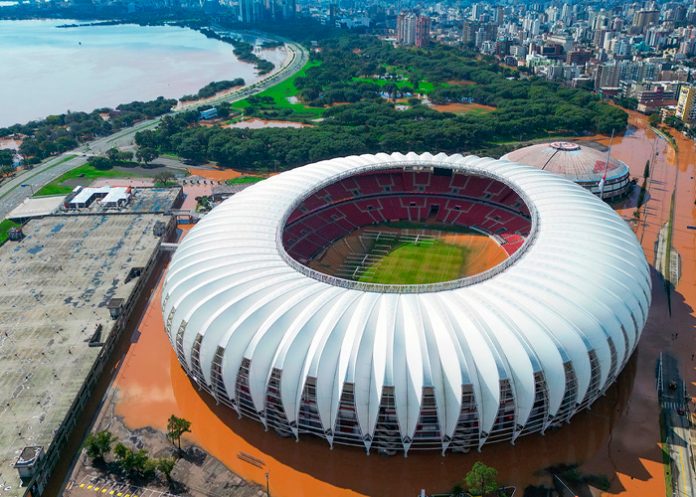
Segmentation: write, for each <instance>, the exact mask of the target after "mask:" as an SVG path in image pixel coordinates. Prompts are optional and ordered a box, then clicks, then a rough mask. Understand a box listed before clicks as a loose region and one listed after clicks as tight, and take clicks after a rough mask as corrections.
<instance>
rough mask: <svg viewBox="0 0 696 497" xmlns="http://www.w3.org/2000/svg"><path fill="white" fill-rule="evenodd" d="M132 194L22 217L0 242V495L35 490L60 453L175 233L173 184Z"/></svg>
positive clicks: (176, 197)
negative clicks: (109, 207)
mask: <svg viewBox="0 0 696 497" xmlns="http://www.w3.org/2000/svg"><path fill="white" fill-rule="evenodd" d="M128 193H130V192H128ZM133 197H134V198H135V199H136V200H140V201H136V202H128V201H126V202H122V203H121V205H119V206H118V208H117V209H114V210H113V211H112V212H105V211H103V210H101V209H95V208H94V206H90V205H85V206H84V209H80V208H79V207H76V208H72V209H70V213H69V214H68V213H67V212H58V213H50V214H47V215H45V213H40V215H38V216H31V219H28V220H27V219H23V220H24V221H26V223H25V224H24V225H23V226H22V227H21V228H20V229H16V230H14V232H13V233H11V240H10V241H8V242H6V243H5V244H4V245H2V246H1V247H0V301H2V302H3V312H2V313H0V398H2V399H3V403H2V405H0V495H2V496H3V497H4V496H20V495H29V494H33V495H39V494H41V493H42V492H43V490H44V487H45V485H46V482H47V481H48V479H49V478H50V476H51V474H52V471H53V469H54V468H55V466H56V464H57V463H58V462H63V461H62V459H63V460H64V459H65V458H66V456H67V454H65V453H63V452H64V451H63V448H64V447H65V445H66V443H67V442H68V440H70V437H71V436H72V434H73V430H74V428H75V426H76V423H77V419H78V417H79V416H80V415H81V414H83V410H84V406H85V404H86V403H87V402H88V401H89V400H90V397H91V395H92V393H93V390H94V386H95V384H96V383H97V382H98V381H99V379H100V377H101V372H102V370H103V369H104V366H105V364H106V363H107V361H108V360H109V358H110V356H111V355H112V352H113V350H114V348H115V347H116V345H117V343H118V341H119V338H120V337H121V336H122V333H123V331H124V330H125V329H126V328H127V326H126V324H127V323H128V321H129V319H130V317H131V315H132V314H133V310H134V309H135V308H137V307H138V305H139V304H140V303H142V302H143V301H144V300H146V299H147V298H148V297H149V291H148V286H147V282H148V280H149V279H150V276H152V275H155V274H158V271H159V270H160V269H161V267H162V262H163V261H164V260H165V259H166V257H167V251H166V250H165V249H166V244H167V243H168V242H171V241H173V240H174V239H175V238H176V215H175V213H176V212H178V211H173V209H176V208H177V207H178V205H177V204H180V202H181V200H182V197H183V196H182V193H181V188H180V187H177V188H171V189H150V190H143V191H141V192H139V193H138V194H137V195H135V196H133ZM128 200H129V199H128ZM148 211H149V212H148ZM163 244H164V249H163ZM20 483H21V484H20Z"/></svg>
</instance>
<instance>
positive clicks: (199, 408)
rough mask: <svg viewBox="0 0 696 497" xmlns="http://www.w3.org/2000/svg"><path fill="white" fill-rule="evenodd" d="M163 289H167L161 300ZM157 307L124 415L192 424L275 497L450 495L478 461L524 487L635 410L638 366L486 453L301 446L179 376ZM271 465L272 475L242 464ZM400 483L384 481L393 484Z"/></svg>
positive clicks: (138, 352)
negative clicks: (585, 405)
mask: <svg viewBox="0 0 696 497" xmlns="http://www.w3.org/2000/svg"><path fill="white" fill-rule="evenodd" d="M159 291H161V289H158V292H159ZM158 296H159V293H158V294H156V295H155V297H154V298H153V301H152V302H153V303H152V305H151V306H150V308H149V309H148V311H147V313H146V315H145V318H144V320H143V322H142V323H141V324H140V326H139V332H138V333H136V335H135V336H134V340H133V344H132V346H131V350H130V352H129V354H128V356H127V358H126V360H125V361H124V363H123V366H122V367H121V370H120V371H119V374H118V377H117V379H116V381H115V387H116V388H117V389H118V400H117V402H118V404H117V408H116V414H117V415H120V416H123V417H124V420H125V422H126V423H127V424H128V426H130V427H132V428H137V427H142V426H154V427H156V428H159V429H164V428H165V426H166V420H167V418H168V417H169V415H170V414H172V413H175V414H177V415H179V416H183V417H185V418H187V419H189V420H191V422H192V426H193V431H192V433H191V434H190V435H189V436H188V440H189V441H191V442H193V443H196V444H198V445H200V446H202V447H204V448H205V449H206V450H207V451H209V452H210V453H211V454H212V455H214V456H215V457H217V458H219V459H220V460H222V461H223V462H225V463H226V464H227V465H228V466H229V467H230V468H231V469H232V470H233V471H235V472H237V473H238V474H240V475H241V476H242V477H244V478H248V479H251V480H253V481H256V482H257V483H261V484H263V483H264V482H265V473H266V472H268V473H269V474H270V481H271V492H272V494H273V495H275V496H278V497H299V496H306V497H310V496H311V497H316V496H317V495H321V496H325V497H326V496H336V497H339V496H341V497H342V496H346V497H347V496H351V495H370V496H384V497H387V496H392V495H415V494H416V493H417V492H418V490H420V489H421V488H425V489H426V490H428V491H442V490H448V489H449V488H451V486H452V485H453V484H454V483H456V482H457V481H459V480H460V479H461V478H462V477H463V476H464V474H466V472H467V471H468V470H469V469H470V467H471V465H472V464H473V463H474V462H475V461H476V460H483V461H485V462H487V463H488V464H491V465H493V466H495V467H497V468H499V470H500V477H501V478H500V479H501V481H506V482H516V483H518V484H520V485H526V484H528V483H536V482H540V481H543V480H544V479H545V478H544V475H543V474H538V472H539V471H540V470H542V469H543V468H544V467H546V466H548V465H551V464H556V463H559V462H567V463H571V462H575V461H578V460H580V461H583V460H587V459H588V458H589V457H591V456H592V455H593V454H595V453H596V452H597V450H599V448H600V447H601V446H602V445H603V444H605V443H606V440H607V438H608V437H609V434H610V431H611V429H612V427H613V426H614V423H615V420H616V418H617V416H619V415H620V414H621V413H622V412H623V411H624V410H625V409H626V405H627V400H628V396H629V394H630V392H631V390H632V383H633V378H634V376H635V371H636V368H635V360H634V361H632V362H631V365H630V366H629V367H628V368H627V369H628V370H627V371H626V372H625V373H624V374H623V375H622V376H621V377H620V379H619V381H618V383H617V384H616V385H615V386H614V387H612V388H611V389H610V390H609V392H608V394H607V397H606V398H603V399H601V400H600V401H599V402H598V403H597V404H596V406H593V409H592V411H585V412H583V413H581V414H579V415H578V416H577V417H576V418H575V419H574V420H573V424H572V425H569V426H568V427H564V428H563V429H560V430H556V431H553V432H548V433H547V434H546V435H545V436H530V437H526V438H522V439H520V440H518V442H517V444H516V446H515V447H514V448H513V447H512V446H511V445H509V444H507V443H503V444H497V445H492V446H490V447H486V449H485V450H484V451H483V452H482V453H480V454H479V453H473V454H469V455H448V456H447V457H442V456H440V455H439V454H418V453H412V454H411V455H409V457H408V458H407V459H406V458H403V457H401V456H395V457H382V456H378V455H376V454H373V455H370V456H366V455H365V454H364V453H363V452H362V451H361V450H357V449H347V448H337V449H334V450H330V449H329V448H328V446H327V445H326V443H325V442H323V441H321V440H318V439H315V438H312V437H306V438H302V439H301V440H300V442H299V443H298V442H295V441H294V440H292V439H283V438H280V437H278V435H277V434H276V433H275V432H265V431H264V430H263V427H262V426H261V425H260V424H258V423H255V422H252V421H249V420H246V419H241V420H240V419H237V417H236V415H234V414H233V413H232V411H231V410H229V409H226V408H223V407H221V406H220V407H218V406H216V405H215V402H214V400H213V399H212V398H210V397H209V396H207V395H206V394H204V393H202V392H199V391H198V390H197V388H196V387H195V386H194V385H193V384H192V382H191V381H190V380H189V379H188V377H187V376H186V375H185V373H184V372H183V371H182V369H181V368H180V367H179V364H178V361H177V359H176V356H175V354H174V353H173V351H172V350H171V347H170V345H169V342H168V341H167V339H166V337H165V334H164V333H163V331H162V330H163V321H162V316H161V313H160V310H159V305H158V303H157V298H158ZM242 454H247V455H250V456H252V457H254V458H256V459H259V460H261V461H263V466H262V467H260V468H259V467H257V466H254V465H252V464H249V463H248V462H245V461H244V460H243V459H241V458H240V457H239V456H240V455H242ZM385 474H388V475H390V477H389V478H384V475H385Z"/></svg>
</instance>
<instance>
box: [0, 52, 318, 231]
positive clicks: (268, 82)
mask: <svg viewBox="0 0 696 497" xmlns="http://www.w3.org/2000/svg"><path fill="white" fill-rule="evenodd" d="M283 41H285V40H283ZM285 47H286V49H287V50H288V53H289V55H288V57H287V58H286V59H285V61H284V65H283V66H281V67H280V68H278V69H277V70H276V71H274V72H272V73H270V74H269V75H268V76H267V77H265V78H264V79H262V80H261V81H258V82H256V83H254V84H253V85H249V86H244V87H242V88H240V89H239V90H236V91H234V92H231V93H228V94H226V95H224V96H221V97H220V98H216V99H212V100H206V102H205V103H206V104H218V103H222V102H230V103H231V102H236V101H238V100H242V99H245V98H247V97H249V96H251V95H255V94H257V93H260V92H262V91H264V90H266V89H267V88H270V87H271V86H273V85H276V84H278V83H280V82H281V81H284V80H286V79H288V78H289V77H291V76H292V75H294V74H295V73H296V72H298V71H299V70H300V69H302V67H304V65H305V64H306V63H307V61H308V60H309V54H308V52H307V50H306V49H305V48H304V47H302V46H301V45H299V44H297V43H292V42H289V41H285ZM183 110H186V108H184V109H182V110H178V111H174V112H171V113H170V114H166V115H174V114H177V113H178V112H182V111H183ZM162 117H163V116H160V117H158V118H155V119H150V120H147V121H141V122H139V123H137V124H135V125H134V126H131V127H130V128H125V129H122V130H120V131H118V132H116V133H114V134H112V135H109V136H105V137H102V138H98V139H96V140H93V141H91V142H88V143H84V144H82V145H81V146H80V147H78V148H76V149H74V150H70V151H68V152H65V153H63V154H61V155H59V156H56V157H51V158H49V159H47V160H45V161H44V162H42V163H41V164H39V165H37V166H35V167H34V168H33V169H31V170H28V171H22V172H21V173H19V174H18V175H17V176H15V177H14V178H12V179H11V180H9V181H7V182H5V183H4V184H3V185H2V186H0V219H3V218H5V217H6V216H7V214H8V213H9V212H10V211H11V210H12V209H14V208H15V207H17V206H18V205H19V204H21V203H22V202H23V201H24V200H25V199H26V198H29V197H31V196H32V195H33V194H34V193H35V192H36V191H38V190H39V189H40V188H41V187H42V186H43V185H45V184H46V183H50V182H51V181H53V180H54V179H56V178H58V177H59V176H61V175H62V174H65V173H66V172H68V171H70V170H72V169H75V168H76V167H78V166H81V165H83V164H85V163H86V162H87V161H88V160H89V157H91V156H93V155H99V154H103V153H104V152H106V151H107V150H109V149H110V148H113V147H125V146H131V145H133V144H134V140H135V134H136V133H138V132H140V131H144V130H146V129H150V128H153V127H155V126H157V124H158V123H159V122H160V120H161V119H162Z"/></svg>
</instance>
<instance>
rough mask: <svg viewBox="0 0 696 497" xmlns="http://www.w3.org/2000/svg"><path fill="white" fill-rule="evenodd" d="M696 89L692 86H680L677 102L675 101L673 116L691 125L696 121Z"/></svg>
mask: <svg viewBox="0 0 696 497" xmlns="http://www.w3.org/2000/svg"><path fill="white" fill-rule="evenodd" d="M694 103H696V88H694V87H693V86H682V88H681V90H679V100H677V110H676V112H675V115H676V116H677V117H678V118H679V119H681V120H682V121H684V122H685V123H687V124H692V123H693V122H694V121H695V120H696V106H695V105H694Z"/></svg>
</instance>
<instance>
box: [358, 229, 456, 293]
mask: <svg viewBox="0 0 696 497" xmlns="http://www.w3.org/2000/svg"><path fill="white" fill-rule="evenodd" d="M468 253H469V250H468V249H467V248H465V247H459V246H456V245H450V244H447V243H444V242H442V241H440V240H433V239H426V240H421V241H418V242H404V243H401V244H399V245H398V246H397V247H396V248H395V249H394V250H392V251H391V252H390V253H389V254H387V255H386V256H384V257H382V258H381V259H380V260H379V261H377V262H375V263H374V264H373V265H372V266H370V267H368V268H367V269H366V270H365V271H364V272H363V273H362V275H361V276H360V278H359V280H360V281H363V282H366V283H381V284H385V285H391V284H401V285H420V284H425V283H438V282H441V281H449V280H453V279H457V278H460V277H461V274H462V269H463V268H464V267H465V266H466V262H467V255H468Z"/></svg>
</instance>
